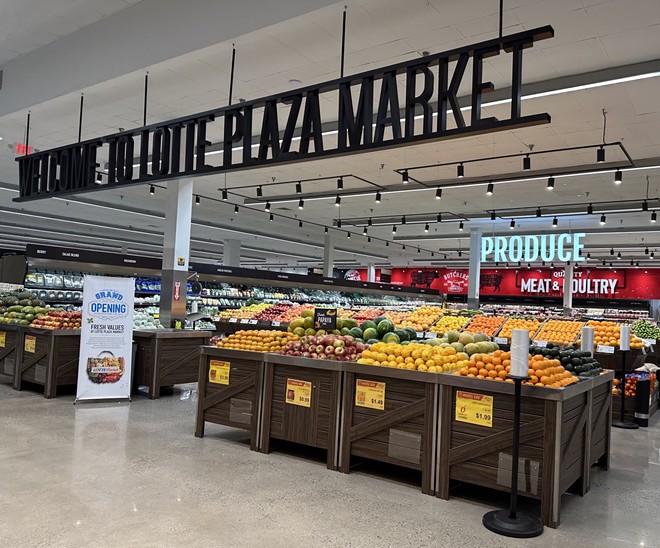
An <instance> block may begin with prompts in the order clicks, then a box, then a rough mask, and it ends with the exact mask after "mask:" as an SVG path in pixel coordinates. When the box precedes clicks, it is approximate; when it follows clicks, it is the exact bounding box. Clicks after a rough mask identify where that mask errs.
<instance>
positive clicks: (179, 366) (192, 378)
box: [133, 329, 211, 400]
mask: <svg viewBox="0 0 660 548" xmlns="http://www.w3.org/2000/svg"><path fill="white" fill-rule="evenodd" d="M210 338H211V333H210V332H209V331H194V330H190V329H154V330H147V329H144V330H136V331H133V340H134V341H135V342H136V343H137V354H136V359H135V377H134V381H133V385H134V386H133V388H134V391H136V389H137V386H140V385H142V386H147V387H148V389H149V391H148V394H149V399H152V400H154V399H158V398H160V390H161V388H162V387H164V386H173V385H175V384H185V383H189V382H196V381H197V376H198V373H199V348H200V347H201V346H203V345H206V344H208V343H209V340H210Z"/></svg>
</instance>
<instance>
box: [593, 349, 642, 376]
mask: <svg viewBox="0 0 660 548" xmlns="http://www.w3.org/2000/svg"><path fill="white" fill-rule="evenodd" d="M627 354H628V355H627V356H626V373H632V371H633V369H635V367H639V366H640V365H644V361H645V358H646V354H645V353H643V352H642V350H641V349H634V350H629V351H628V352H627ZM593 355H594V359H595V360H596V361H597V362H598V363H599V364H600V366H601V367H602V368H603V369H611V370H612V371H617V372H619V373H620V372H621V364H622V362H623V357H622V355H623V352H622V351H621V350H619V349H618V348H616V349H615V350H614V353H613V354H605V353H604V352H594V353H593Z"/></svg>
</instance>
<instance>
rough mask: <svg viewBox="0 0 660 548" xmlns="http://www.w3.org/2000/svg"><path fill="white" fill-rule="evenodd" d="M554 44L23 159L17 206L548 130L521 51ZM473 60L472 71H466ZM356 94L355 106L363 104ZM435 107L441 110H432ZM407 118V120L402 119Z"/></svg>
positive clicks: (433, 62) (474, 54) (250, 104)
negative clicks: (102, 172)
mask: <svg viewBox="0 0 660 548" xmlns="http://www.w3.org/2000/svg"><path fill="white" fill-rule="evenodd" d="M552 36H554V30H553V28H552V27H551V26H544V27H539V28H536V29H532V30H529V31H525V32H521V33H517V34H512V35H509V36H505V37H502V38H497V39H493V40H488V41H485V42H480V43H478V44H474V45H470V46H466V47H462V48H457V49H453V50H450V51H447V52H443V53H437V54H434V55H428V56H426V57H422V58H419V59H414V60H412V61H408V62H406V63H399V64H397V65H391V66H389V67H385V68H382V69H378V70H373V71H369V72H363V73H361V74H356V75H353V76H348V77H345V78H341V79H336V80H332V81H329V82H325V83H322V84H317V85H313V86H308V87H305V88H300V89H296V90H292V91H288V92H285V93H280V94H277V95H271V96H270V97H265V98H261V99H255V100H252V101H246V102H244V103H238V104H235V105H230V106H227V107H223V108H218V109H215V110H211V111H207V112H203V113H200V114H196V115H192V116H187V117H184V118H178V119H176V120H171V121H169V122H164V123H158V124H153V125H150V126H145V127H141V128H136V129H134V130H128V131H123V132H121V133H115V134H113V135H106V136H104V137H99V138H97V139H91V140H88V141H83V142H80V143H75V144H72V145H68V146H63V147H58V148H54V149H51V150H46V151H41V152H39V153H35V154H30V155H28V156H22V157H20V158H18V159H17V162H18V165H19V186H20V196H19V197H18V198H15V201H25V200H34V199H39V198H47V197H50V196H60V195H65V194H79V193H81V192H86V191H95V190H103V189H104V188H107V187H113V186H118V185H126V184H135V183H144V182H156V181H162V180H167V179H171V178H180V177H192V176H196V175H208V174H211V173H221V172H227V171H232V170H242V169H248V168H255V167H264V166H268V165H272V164H284V163H291V162H295V161H303V160H311V159H317V158H327V157H332V156H340V155H344V154H353V153H358V152H365V151H370V150H375V149H384V148H392V147H399V146H404V145H409V144H417V143H422V142H429V141H436V140H440V139H450V138H456V137H462V136H467V135H475V134H480V133H490V132H494V131H501V130H506V129H513V128H519V127H523V126H530V125H537V124H546V123H549V122H550V115H549V114H547V113H541V114H534V115H528V116H523V115H522V112H521V96H522V68H523V52H524V51H525V50H526V49H528V48H531V47H533V45H534V43H535V42H537V41H539V40H544V39H546V38H551V37H552ZM502 52H504V53H506V54H510V57H511V90H510V92H511V99H512V101H511V109H510V113H509V118H507V119H503V120H499V119H497V118H494V117H491V118H483V117H482V109H481V104H482V96H483V94H484V93H486V92H489V91H492V90H493V89H494V86H493V84H492V83H491V82H487V81H484V80H483V61H484V59H486V58H489V57H492V56H496V55H500V54H501V53H502ZM470 59H471V60H472V63H471V65H470V69H468V61H469V60H470ZM450 67H451V72H450ZM397 77H401V78H398V79H397ZM377 82H379V85H376V83H377ZM463 82H465V83H467V84H468V85H469V86H470V90H471V92H470V100H471V109H470V112H469V114H467V115H466V114H464V113H463V112H462V111H461V109H460V105H459V102H458V91H459V88H460V87H461V84H462V83H463ZM400 84H402V85H400ZM353 96H356V97H357V98H358V99H357V104H355V101H354V100H353ZM326 97H331V99H332V101H333V102H334V103H336V104H337V105H338V112H337V117H336V119H337V121H338V131H337V133H336V134H335V133H334V132H333V134H332V135H324V134H323V131H322V128H321V108H320V105H321V103H322V100H323V99H324V98H326ZM435 103H437V105H438V107H437V112H436V111H434V108H433V104H435ZM401 111H403V112H404V118H403V119H400V112H401ZM374 112H375V113H376V117H375V121H374V115H373V113H374ZM418 114H419V115H420V116H421V117H422V118H421V123H416V120H415V117H416V116H417V115H418ZM450 120H451V121H450ZM454 126H455V127H454ZM210 134H215V135H218V134H219V135H222V137H221V138H220V140H219V142H217V143H211V142H210V141H209V140H208V138H207V135H210ZM216 145H219V146H216ZM210 152H213V154H209V153H210ZM105 158H107V177H105V178H104V180H103V182H102V183H100V184H99V183H98V182H97V181H96V170H97V168H99V167H101V166H100V162H101V161H104V159H105ZM103 167H105V166H103ZM106 179H107V182H106Z"/></svg>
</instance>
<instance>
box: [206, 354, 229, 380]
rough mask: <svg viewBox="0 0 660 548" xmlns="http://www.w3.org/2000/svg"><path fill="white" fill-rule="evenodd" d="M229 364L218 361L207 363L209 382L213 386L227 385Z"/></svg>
mask: <svg viewBox="0 0 660 548" xmlns="http://www.w3.org/2000/svg"><path fill="white" fill-rule="evenodd" d="M230 369H231V364H230V363H229V362H223V361H220V360H211V361H210V362H209V382H211V383H213V384H225V385H227V384H229V371H230Z"/></svg>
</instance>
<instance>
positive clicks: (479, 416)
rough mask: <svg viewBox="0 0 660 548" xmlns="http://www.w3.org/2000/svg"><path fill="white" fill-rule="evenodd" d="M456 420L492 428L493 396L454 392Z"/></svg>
mask: <svg viewBox="0 0 660 548" xmlns="http://www.w3.org/2000/svg"><path fill="white" fill-rule="evenodd" d="M456 420H457V421H459V422H467V423H470V424H476V425H479V426H487V427H488V428H492V427H493V396H486V395H484V394H475V393H474V392H463V391H462V390H457V391H456Z"/></svg>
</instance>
